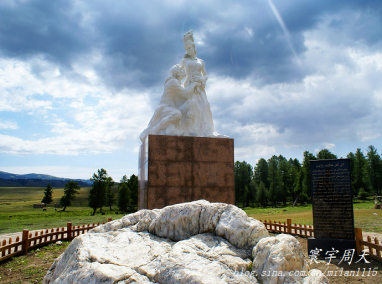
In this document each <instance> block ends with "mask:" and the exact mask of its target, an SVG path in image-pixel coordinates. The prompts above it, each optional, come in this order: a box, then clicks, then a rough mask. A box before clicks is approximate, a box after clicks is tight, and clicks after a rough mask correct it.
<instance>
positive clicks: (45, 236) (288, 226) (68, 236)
mask: <svg viewBox="0 0 382 284" xmlns="http://www.w3.org/2000/svg"><path fill="white" fill-rule="evenodd" d="M111 220H112V219H111V218H108V220H107V221H108V222H110V221H111ZM259 221H260V222H263V224H264V225H265V227H266V228H267V230H268V231H270V232H273V233H284V234H290V235H297V236H300V237H314V228H313V226H310V225H301V224H298V225H297V224H294V225H293V224H292V220H291V219H287V222H286V223H285V222H284V223H281V222H276V221H273V222H272V221H267V220H264V221H261V220H259ZM102 224H104V223H102ZM99 225H100V224H99V223H98V224H91V225H89V224H88V225H82V226H77V227H76V226H72V223H70V222H69V223H67V227H66V228H57V229H51V230H50V231H49V230H45V232H44V230H42V231H40V232H35V234H34V236H33V234H32V233H30V232H29V231H28V230H23V235H22V239H21V240H20V237H17V238H16V241H15V242H13V241H12V238H9V241H8V244H7V241H6V240H3V242H2V243H0V262H1V261H3V260H5V259H8V258H10V257H12V256H17V255H22V254H27V253H28V251H29V250H31V249H35V248H38V247H42V246H45V245H48V244H50V243H52V242H57V241H71V240H72V239H74V238H75V237H76V236H78V235H80V234H84V233H85V232H87V231H89V230H91V229H93V228H95V227H97V226H99ZM355 240H356V248H357V254H358V255H360V254H361V253H362V251H363V250H364V249H365V247H367V248H368V250H369V252H368V253H369V255H368V256H369V257H371V258H374V259H376V260H379V261H382V254H381V252H382V243H381V242H380V241H379V240H378V238H374V242H373V241H372V240H371V237H370V236H368V237H367V240H366V241H364V240H363V236H362V229H360V228H355Z"/></svg>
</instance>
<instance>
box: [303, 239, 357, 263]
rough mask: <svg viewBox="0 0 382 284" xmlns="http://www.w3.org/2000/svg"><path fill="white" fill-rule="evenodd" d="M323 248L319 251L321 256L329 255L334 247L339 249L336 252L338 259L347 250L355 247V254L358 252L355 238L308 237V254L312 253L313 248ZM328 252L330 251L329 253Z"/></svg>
mask: <svg viewBox="0 0 382 284" xmlns="http://www.w3.org/2000/svg"><path fill="white" fill-rule="evenodd" d="M316 248H317V249H321V251H320V253H319V257H320V258H325V257H328V256H329V254H330V253H331V251H333V249H334V250H335V251H337V250H338V251H339V252H338V253H335V254H334V255H335V256H336V259H338V261H340V260H341V258H342V256H343V255H344V252H345V250H350V249H354V255H355V253H356V250H355V249H356V242H355V240H347V239H328V238H308V254H309V255H312V252H311V251H312V250H316ZM327 252H328V253H327Z"/></svg>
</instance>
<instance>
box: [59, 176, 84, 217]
mask: <svg viewBox="0 0 382 284" xmlns="http://www.w3.org/2000/svg"><path fill="white" fill-rule="evenodd" d="M80 189H81V187H80V185H79V184H78V182H75V181H69V182H68V183H66V184H65V188H64V195H63V196H62V197H61V199H60V204H61V205H62V207H64V209H62V211H65V209H66V207H67V206H71V205H72V201H74V200H75V199H76V195H77V193H78V191H79V190H80Z"/></svg>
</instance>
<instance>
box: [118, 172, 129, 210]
mask: <svg viewBox="0 0 382 284" xmlns="http://www.w3.org/2000/svg"><path fill="white" fill-rule="evenodd" d="M127 184H128V179H127V176H126V175H124V176H123V178H122V179H121V181H120V184H119V186H118V187H119V191H118V208H119V210H121V211H122V212H127V211H128V209H127V208H128V207H129V206H130V205H131V191H130V188H129V186H128V185H127Z"/></svg>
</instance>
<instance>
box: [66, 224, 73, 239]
mask: <svg viewBox="0 0 382 284" xmlns="http://www.w3.org/2000/svg"><path fill="white" fill-rule="evenodd" d="M66 231H67V236H68V241H69V242H71V241H72V222H68V223H67V224H66Z"/></svg>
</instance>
